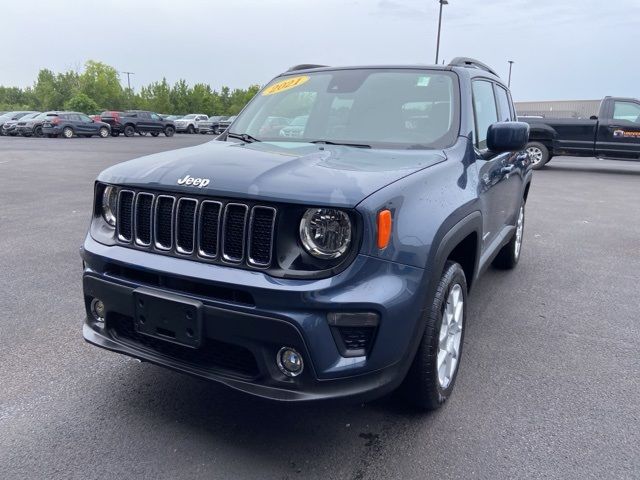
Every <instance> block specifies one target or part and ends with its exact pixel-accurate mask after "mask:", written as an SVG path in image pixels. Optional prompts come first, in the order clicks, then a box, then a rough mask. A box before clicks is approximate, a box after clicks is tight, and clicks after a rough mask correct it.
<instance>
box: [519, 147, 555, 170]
mask: <svg viewBox="0 0 640 480" xmlns="http://www.w3.org/2000/svg"><path fill="white" fill-rule="evenodd" d="M525 150H526V151H527V153H528V154H529V158H530V159H531V166H532V167H533V169H534V170H540V169H541V168H543V167H544V166H545V165H546V164H547V162H548V161H549V159H550V158H551V155H550V154H549V149H548V148H547V147H546V145H544V144H542V143H540V142H530V143H528V144H527V146H526V147H525Z"/></svg>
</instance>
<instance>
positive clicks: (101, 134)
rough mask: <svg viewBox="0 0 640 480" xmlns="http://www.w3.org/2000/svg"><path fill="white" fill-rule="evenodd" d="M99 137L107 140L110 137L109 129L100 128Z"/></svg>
mask: <svg viewBox="0 0 640 480" xmlns="http://www.w3.org/2000/svg"><path fill="white" fill-rule="evenodd" d="M98 136H99V137H100V138H107V137H108V136H109V129H108V128H107V127H100V130H98Z"/></svg>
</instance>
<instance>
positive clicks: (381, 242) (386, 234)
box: [378, 210, 391, 249]
mask: <svg viewBox="0 0 640 480" xmlns="http://www.w3.org/2000/svg"><path fill="white" fill-rule="evenodd" d="M390 239H391V212H390V211H389V210H382V211H381V212H380V213H378V248H380V249H383V248H387V245H389V240H390Z"/></svg>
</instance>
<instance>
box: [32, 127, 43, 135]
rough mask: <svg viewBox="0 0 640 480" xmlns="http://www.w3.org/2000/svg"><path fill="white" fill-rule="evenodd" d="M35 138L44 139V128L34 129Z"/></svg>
mask: <svg viewBox="0 0 640 480" xmlns="http://www.w3.org/2000/svg"><path fill="white" fill-rule="evenodd" d="M33 136H34V137H42V127H41V126H39V125H38V126H37V127H36V128H34V129H33Z"/></svg>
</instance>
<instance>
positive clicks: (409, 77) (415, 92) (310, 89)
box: [233, 68, 459, 148]
mask: <svg viewBox="0 0 640 480" xmlns="http://www.w3.org/2000/svg"><path fill="white" fill-rule="evenodd" d="M458 115H459V108H458V88H457V77H456V76H455V74H454V73H452V72H446V71H439V70H422V69H393V68H389V69H358V70H333V71H323V72H317V73H310V74H306V75H293V76H285V77H279V78H276V79H275V80H273V81H272V82H271V83H270V84H269V85H268V86H267V87H266V88H264V89H263V90H262V91H261V92H260V93H259V94H258V95H257V96H256V97H255V98H254V99H253V100H252V101H251V103H249V105H248V106H247V107H246V108H245V110H244V111H243V112H242V114H241V115H240V116H239V117H238V119H237V121H236V122H235V124H234V126H233V133H246V134H249V135H251V136H252V137H255V138H257V139H259V140H262V141H285V140H286V141H297V142H310V141H319V140H320V141H327V142H333V143H351V144H367V145H371V146H375V147H378V148H444V147H447V146H450V145H452V144H453V142H454V141H455V138H456V137H457V135H458V125H459V120H458ZM274 119H278V120H274Z"/></svg>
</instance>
